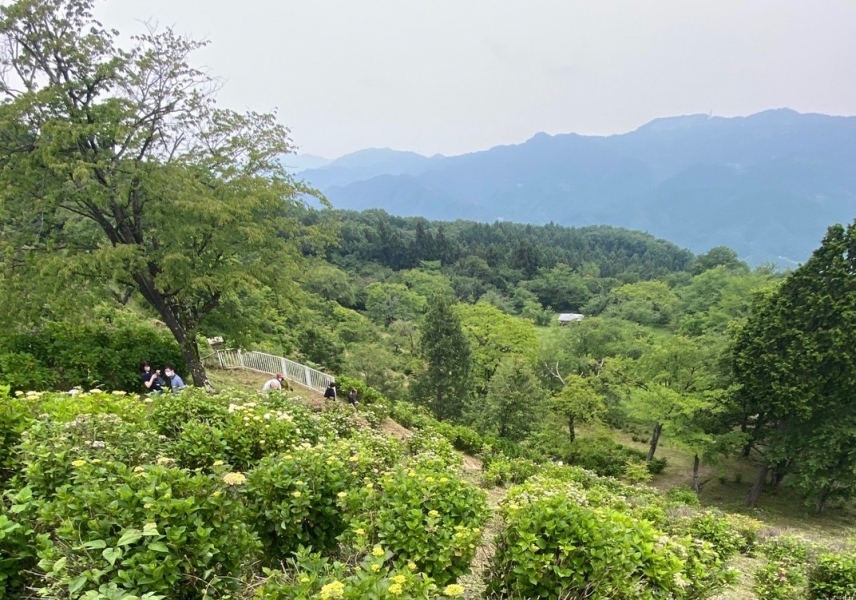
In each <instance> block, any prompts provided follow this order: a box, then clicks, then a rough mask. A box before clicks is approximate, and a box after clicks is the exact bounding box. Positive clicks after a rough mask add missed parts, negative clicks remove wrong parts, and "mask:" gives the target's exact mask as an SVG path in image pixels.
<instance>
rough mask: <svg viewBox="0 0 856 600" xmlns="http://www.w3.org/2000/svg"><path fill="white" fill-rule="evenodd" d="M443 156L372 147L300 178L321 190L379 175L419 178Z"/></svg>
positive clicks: (311, 170) (347, 155) (307, 172)
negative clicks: (414, 176) (418, 176)
mask: <svg viewBox="0 0 856 600" xmlns="http://www.w3.org/2000/svg"><path fill="white" fill-rule="evenodd" d="M445 158H446V157H444V156H441V155H439V154H438V155H436V156H432V157H430V158H429V157H427V156H422V155H421V154H417V153H416V152H400V151H397V150H390V149H389V148H371V149H368V150H359V151H357V152H353V153H351V154H346V155H345V156H342V157H341V158H337V159H336V160H333V161H330V162H329V163H327V164H326V165H323V166H321V167H319V168H317V169H310V170H307V171H304V172H302V173H301V175H300V176H301V178H302V179H304V180H306V181H308V182H310V183H311V184H312V185H314V186H315V187H317V188H318V189H320V190H322V191H326V190H327V189H328V188H330V187H331V186H346V185H349V184H351V183H355V182H359V181H365V180H367V179H371V178H373V177H377V176H379V175H419V174H421V173H424V172H426V171H428V170H430V169H432V168H435V167H436V166H438V165H440V164H441V163H443V161H444V160H445Z"/></svg>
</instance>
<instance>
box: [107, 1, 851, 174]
mask: <svg viewBox="0 0 856 600" xmlns="http://www.w3.org/2000/svg"><path fill="white" fill-rule="evenodd" d="M98 16H99V17H100V18H101V19H102V20H103V21H104V23H105V25H111V26H114V27H116V28H118V29H120V30H121V31H122V32H123V33H124V32H128V31H133V30H136V29H139V28H140V27H141V25H140V23H139V21H142V20H157V21H158V22H159V23H160V24H161V25H171V26H174V27H175V28H176V29H177V30H178V31H180V32H182V33H186V34H189V35H192V36H193V37H197V38H198V37H202V38H208V39H210V40H211V42H212V43H211V45H210V46H209V47H208V48H207V49H205V50H204V51H202V52H200V53H199V55H198V56H197V60H198V62H199V64H201V65H204V66H206V67H208V68H209V69H210V70H211V71H212V72H213V73H214V74H216V75H218V76H220V77H221V78H222V79H223V80H224V87H223V90H222V92H221V95H220V99H221V102H222V103H223V104H224V105H226V106H229V107H230V108H236V109H254V110H270V109H273V108H277V109H279V114H280V118H281V120H282V121H283V123H285V124H287V125H288V126H289V127H290V128H291V130H292V135H293V137H294V140H295V142H296V143H297V145H298V146H299V147H300V151H301V153H307V154H316V155H321V156H325V157H328V158H335V157H337V156H340V155H342V154H344V153H347V152H351V151H354V150H358V149H362V148H368V147H389V148H395V149H399V150H414V151H416V152H420V153H422V154H434V153H438V152H439V153H442V154H460V153H463V152H470V151H473V150H481V149H485V148H489V147H491V146H495V145H497V144H507V143H519V142H522V141H525V140H526V139H528V138H530V137H531V136H532V135H533V134H535V133H537V132H539V131H546V132H548V133H564V132H576V133H583V134H609V133H620V132H625V131H629V130H632V129H635V128H636V127H638V126H640V125H642V124H643V123H646V122H647V121H649V120H651V119H653V118H656V117H662V116H672V115H679V114H691V113H709V112H712V113H713V114H714V115H720V116H734V115H747V114H751V113H754V112H758V111H761V110H764V109H768V108H778V107H789V108H793V109H795V110H798V111H800V112H823V113H829V114H839V115H853V114H856V77H854V74H856V0H813V1H803V0H704V1H702V0H422V1H421V2H416V1H413V0H361V1H356V0H302V1H300V2H297V1H295V0H241V1H238V0H109V1H108V2H106V4H105V5H103V6H101V7H100V8H99V12H98Z"/></svg>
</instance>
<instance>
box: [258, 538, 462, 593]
mask: <svg viewBox="0 0 856 600" xmlns="http://www.w3.org/2000/svg"><path fill="white" fill-rule="evenodd" d="M389 558H390V553H389V552H386V551H384V550H383V549H382V548H380V547H379V546H378V547H377V548H376V549H374V550H373V551H372V552H370V553H368V554H367V555H366V556H365V557H364V558H363V560H362V561H361V562H360V563H359V564H358V565H356V566H355V567H354V568H353V569H349V568H348V567H347V566H346V565H344V564H342V563H332V564H331V563H330V561H329V560H328V559H326V558H324V557H322V556H321V555H320V554H310V553H309V552H308V551H307V550H305V549H301V550H299V551H298V552H297V553H296V557H295V558H294V559H289V560H288V561H286V569H285V570H283V571H281V572H276V573H271V574H270V576H269V577H268V579H267V580H266V581H265V583H264V584H263V585H262V586H261V587H259V589H258V590H257V591H256V593H255V596H254V597H255V598H256V599H257V600H310V599H311V600H315V599H317V598H321V599H322V600H324V599H332V598H343V599H346V600H363V599H364V598H372V599H376V600H400V599H401V598H421V599H423V600H434V599H438V598H440V597H441V592H440V590H439V589H438V588H437V586H436V585H435V584H434V583H433V582H432V581H431V579H430V578H428V577H427V576H425V575H424V574H423V573H419V572H417V571H414V570H411V569H409V568H407V567H402V568H400V569H391V568H390V567H389V565H387V564H385V563H386V562H387V561H388V559H389ZM411 566H415V565H411ZM443 596H445V597H446V598H448V597H449V596H448V595H446V594H444V595H443Z"/></svg>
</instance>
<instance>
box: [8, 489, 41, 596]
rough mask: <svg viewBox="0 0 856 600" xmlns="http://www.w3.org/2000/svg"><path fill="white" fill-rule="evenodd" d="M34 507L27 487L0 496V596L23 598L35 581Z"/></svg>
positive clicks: (30, 492)
mask: <svg viewBox="0 0 856 600" xmlns="http://www.w3.org/2000/svg"><path fill="white" fill-rule="evenodd" d="M36 507H37V503H36V502H35V501H34V499H33V493H32V490H30V489H29V488H24V489H23V490H20V491H16V492H12V491H10V492H8V493H7V494H6V496H5V499H4V498H2V497H0V598H18V597H21V598H23V597H25V596H24V592H25V590H26V589H27V588H30V587H32V586H33V585H34V584H35V579H34V577H33V572H34V571H35V568H36V561H37V557H36V550H35V548H36V540H35V531H34V530H33V525H34V522H35V514H36Z"/></svg>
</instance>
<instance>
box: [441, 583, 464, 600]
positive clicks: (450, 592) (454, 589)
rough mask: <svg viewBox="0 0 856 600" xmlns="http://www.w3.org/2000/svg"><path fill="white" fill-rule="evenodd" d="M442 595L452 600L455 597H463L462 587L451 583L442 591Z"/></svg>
mask: <svg viewBox="0 0 856 600" xmlns="http://www.w3.org/2000/svg"><path fill="white" fill-rule="evenodd" d="M443 593H444V594H445V595H447V596H451V597H452V598H454V597H456V596H463V595H464V588H463V586H460V585H458V584H457V583H451V584H449V585H447V586H446V588H445V589H444V590H443Z"/></svg>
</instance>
